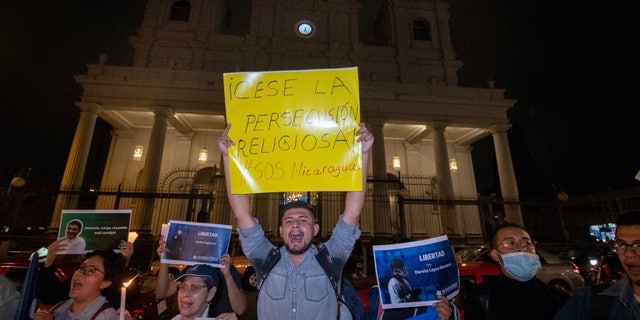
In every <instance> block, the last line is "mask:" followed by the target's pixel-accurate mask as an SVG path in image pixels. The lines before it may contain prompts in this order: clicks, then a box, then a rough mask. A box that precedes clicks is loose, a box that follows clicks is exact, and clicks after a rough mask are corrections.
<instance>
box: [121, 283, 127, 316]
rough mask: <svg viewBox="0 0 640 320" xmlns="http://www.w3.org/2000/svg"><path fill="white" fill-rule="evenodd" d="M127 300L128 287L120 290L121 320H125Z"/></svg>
mask: <svg viewBox="0 0 640 320" xmlns="http://www.w3.org/2000/svg"><path fill="white" fill-rule="evenodd" d="M126 300H127V287H125V286H122V288H120V320H124V310H125V308H124V303H125V301H126Z"/></svg>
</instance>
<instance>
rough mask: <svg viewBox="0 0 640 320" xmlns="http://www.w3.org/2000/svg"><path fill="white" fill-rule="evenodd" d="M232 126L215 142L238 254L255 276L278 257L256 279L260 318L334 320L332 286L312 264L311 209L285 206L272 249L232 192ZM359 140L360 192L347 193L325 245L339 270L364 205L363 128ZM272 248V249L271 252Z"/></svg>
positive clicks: (367, 145) (366, 138) (367, 146)
mask: <svg viewBox="0 0 640 320" xmlns="http://www.w3.org/2000/svg"><path fill="white" fill-rule="evenodd" d="M230 126H231V125H228V126H227V128H226V129H225V130H224V132H223V133H222V136H221V137H220V139H218V147H219V148H220V152H221V153H222V159H223V165H224V169H225V180H226V184H227V196H228V198H229V203H230V204H231V209H232V210H233V214H234V215H235V217H236V220H237V223H238V235H239V236H240V243H241V244H242V250H243V251H244V253H245V254H246V255H247V257H248V258H249V261H250V262H251V264H252V265H253V266H254V267H255V268H256V270H257V271H259V273H258V274H260V271H261V270H263V268H265V261H266V260H267V258H268V256H269V255H272V254H278V255H280V256H281V258H280V260H278V261H277V263H276V264H275V265H274V266H273V267H272V268H271V271H270V272H269V273H268V274H269V276H268V277H266V278H263V279H261V280H260V281H261V283H260V285H259V288H262V287H264V289H260V291H259V294H258V312H257V314H258V317H259V319H289V318H294V319H305V320H312V319H318V320H326V319H336V317H337V314H338V303H337V298H336V295H335V293H334V290H333V287H332V283H331V281H330V280H329V278H328V276H327V274H326V273H325V271H324V269H323V267H322V266H321V265H320V263H319V262H318V260H317V259H316V255H317V254H318V251H319V250H320V249H319V248H317V247H316V246H315V245H313V244H312V243H311V241H312V240H313V237H314V236H316V235H317V234H318V232H319V231H320V226H319V225H318V223H317V220H316V215H315V209H314V208H313V207H312V206H311V205H309V204H307V203H305V202H301V201H294V202H291V203H289V204H288V205H286V206H285V207H284V208H283V210H282V212H281V218H280V222H281V225H280V228H279V232H280V236H281V237H282V239H283V242H284V246H282V247H280V248H276V247H275V246H274V245H273V244H272V243H271V242H270V241H269V240H268V239H267V238H266V237H265V235H264V231H263V229H262V226H261V225H260V224H259V222H258V220H257V219H255V218H253V216H252V214H251V211H250V201H249V195H247V194H234V193H233V192H232V189H231V175H230V170H229V151H228V150H229V149H230V146H233V145H234V142H233V141H232V140H231V139H230V138H229V136H228V135H227V133H228V132H229V128H230ZM355 133H356V135H359V136H360V137H359V138H357V139H356V140H355V141H356V142H357V143H359V144H361V145H362V166H361V168H360V169H361V177H362V180H361V187H360V191H349V192H347V196H346V200H345V209H344V213H343V214H342V215H341V216H340V219H339V220H338V223H337V224H336V226H335V227H334V229H333V232H332V233H331V238H330V239H329V241H327V242H325V243H324V248H326V249H327V250H328V252H329V254H330V258H331V259H330V260H332V261H331V262H330V263H332V264H334V265H335V266H336V269H337V270H339V271H341V270H342V268H343V267H344V264H345V262H346V261H347V259H348V258H349V254H350V253H351V249H352V248H353V245H354V243H355V242H356V240H357V239H358V238H359V237H360V227H359V220H360V213H361V211H362V207H363V205H364V197H365V191H366V181H367V178H366V172H367V164H368V160H369V152H370V151H371V147H372V146H373V140H374V137H373V135H372V134H371V133H370V132H369V131H368V130H367V128H366V127H365V125H364V124H363V123H361V124H359V129H358V130H357V131H355ZM274 248H275V249H274Z"/></svg>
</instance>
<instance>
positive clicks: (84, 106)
mask: <svg viewBox="0 0 640 320" xmlns="http://www.w3.org/2000/svg"><path fill="white" fill-rule="evenodd" d="M76 107H78V109H80V110H81V111H83V112H90V113H94V114H100V113H102V111H103V109H102V106H100V104H98V103H95V102H76Z"/></svg>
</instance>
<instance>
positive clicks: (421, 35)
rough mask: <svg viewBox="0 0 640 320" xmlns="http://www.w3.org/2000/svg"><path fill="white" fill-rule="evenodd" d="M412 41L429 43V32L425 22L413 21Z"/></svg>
mask: <svg viewBox="0 0 640 320" xmlns="http://www.w3.org/2000/svg"><path fill="white" fill-rule="evenodd" d="M413 40H422V41H431V30H429V24H428V23H427V22H426V21H424V20H413Z"/></svg>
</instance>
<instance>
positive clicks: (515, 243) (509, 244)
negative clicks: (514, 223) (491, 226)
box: [500, 239, 537, 250]
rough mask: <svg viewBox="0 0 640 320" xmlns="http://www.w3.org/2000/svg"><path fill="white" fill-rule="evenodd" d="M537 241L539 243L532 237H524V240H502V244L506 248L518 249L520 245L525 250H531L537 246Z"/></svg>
mask: <svg viewBox="0 0 640 320" xmlns="http://www.w3.org/2000/svg"><path fill="white" fill-rule="evenodd" d="M536 243H537V242H536V241H533V240H531V239H522V240H516V239H505V240H503V241H502V242H500V245H501V246H503V247H504V248H506V249H518V247H520V248H522V249H525V250H530V249H533V248H535V246H536Z"/></svg>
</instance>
